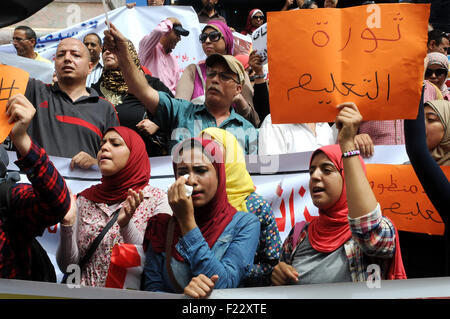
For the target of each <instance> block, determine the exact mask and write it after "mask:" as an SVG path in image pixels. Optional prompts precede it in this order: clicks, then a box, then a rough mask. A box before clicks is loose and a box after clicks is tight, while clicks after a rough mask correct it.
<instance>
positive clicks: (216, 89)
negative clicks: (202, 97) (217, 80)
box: [208, 85, 222, 93]
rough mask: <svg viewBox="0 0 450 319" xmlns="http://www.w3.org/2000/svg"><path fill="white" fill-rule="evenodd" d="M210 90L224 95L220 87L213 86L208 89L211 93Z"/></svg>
mask: <svg viewBox="0 0 450 319" xmlns="http://www.w3.org/2000/svg"><path fill="white" fill-rule="evenodd" d="M210 90H215V91H217V92H219V93H222V91H221V90H220V88H219V87H218V86H215V85H211V86H210V87H208V91H210Z"/></svg>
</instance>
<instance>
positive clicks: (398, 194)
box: [366, 164, 450, 235]
mask: <svg viewBox="0 0 450 319" xmlns="http://www.w3.org/2000/svg"><path fill="white" fill-rule="evenodd" d="M366 167H367V178H368V180H369V183H370V185H371V186H372V190H373V192H374V194H375V196H376V198H377V200H378V202H379V203H380V206H381V210H382V213H383V215H385V216H387V217H388V218H390V219H391V220H392V221H393V223H394V224H395V226H396V227H397V229H398V230H404V231H409V232H416V233H426V234H430V235H442V234H444V230H445V225H444V223H443V221H442V218H441V216H440V215H439V213H438V212H437V211H436V209H435V208H434V206H433V204H432V203H431V202H430V200H429V199H428V197H427V194H426V193H425V191H424V190H423V188H422V185H421V184H420V181H419V179H418V178H417V176H416V173H415V172H414V169H413V167H412V166H411V165H386V164H368V165H366ZM441 168H442V170H443V172H444V173H445V175H446V176H447V177H450V166H442V167H441Z"/></svg>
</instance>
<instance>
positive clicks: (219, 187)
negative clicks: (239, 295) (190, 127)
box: [143, 138, 260, 297]
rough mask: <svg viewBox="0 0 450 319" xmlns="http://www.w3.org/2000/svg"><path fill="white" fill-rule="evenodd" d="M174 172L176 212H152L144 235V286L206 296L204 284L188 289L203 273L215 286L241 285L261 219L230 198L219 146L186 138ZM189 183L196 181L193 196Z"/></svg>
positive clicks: (171, 200)
mask: <svg viewBox="0 0 450 319" xmlns="http://www.w3.org/2000/svg"><path fill="white" fill-rule="evenodd" d="M174 172H175V178H176V182H175V183H174V184H173V185H172V186H171V187H170V188H169V191H168V198H169V204H170V206H171V208H172V211H173V217H172V216H170V215H167V214H159V215H156V216H154V217H152V218H151V219H150V222H149V226H148V228H147V231H146V234H145V241H144V250H145V251H146V261H145V267H144V278H143V284H144V289H145V290H148V291H165V292H179V293H182V292H185V293H186V294H188V295H189V296H192V297H204V296H205V294H203V293H205V291H204V290H203V289H201V291H199V293H198V294H197V292H193V291H190V292H188V291H186V288H187V287H188V286H189V287H188V289H189V288H190V287H191V286H190V285H189V283H190V282H191V280H193V278H194V280H197V278H198V277H200V278H203V279H204V280H206V282H209V283H210V284H211V285H212V286H214V285H215V287H216V288H236V287H238V286H239V284H240V282H241V280H242V279H243V278H244V277H245V275H246V273H247V271H248V270H249V269H250V267H251V266H252V264H253V257H254V254H255V252H256V248H257V246H258V241H259V229H260V223H259V219H258V218H257V217H256V216H255V215H253V214H249V213H247V212H241V211H236V209H235V208H234V207H233V206H232V205H231V204H230V203H229V202H228V198H227V193H226V178H225V176H226V175H225V164H224V158H223V153H222V151H221V149H220V147H219V145H218V144H217V143H216V142H214V141H211V140H208V139H202V138H194V139H188V140H185V141H183V142H181V143H180V144H179V146H178V147H177V149H176V151H175V155H174ZM186 178H187V179H186ZM185 185H190V186H192V188H193V189H192V194H191V195H189V194H187V193H186V190H185ZM166 243H168V244H166ZM164 253H165V254H164ZM167 257H169V259H167ZM168 265H170V267H168ZM206 284H207V283H206ZM208 292H209V291H208Z"/></svg>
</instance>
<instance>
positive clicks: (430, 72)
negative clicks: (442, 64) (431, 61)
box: [425, 68, 448, 78]
mask: <svg viewBox="0 0 450 319" xmlns="http://www.w3.org/2000/svg"><path fill="white" fill-rule="evenodd" d="M447 73H448V70H447V69H444V68H441V69H434V70H433V69H427V70H426V71H425V77H427V78H429V77H431V76H432V75H433V74H435V75H436V77H440V76H444V75H447Z"/></svg>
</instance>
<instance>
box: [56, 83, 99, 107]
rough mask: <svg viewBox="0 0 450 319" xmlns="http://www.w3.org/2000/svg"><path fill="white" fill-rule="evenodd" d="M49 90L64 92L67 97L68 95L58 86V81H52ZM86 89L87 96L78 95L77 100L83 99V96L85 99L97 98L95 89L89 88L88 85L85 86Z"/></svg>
mask: <svg viewBox="0 0 450 319" xmlns="http://www.w3.org/2000/svg"><path fill="white" fill-rule="evenodd" d="M51 90H52V92H54V93H57V92H61V93H62V94H65V95H66V96H67V97H69V95H68V94H67V93H66V92H65V91H63V90H62V89H61V87H60V86H59V84H58V82H56V83H53V85H52V86H51ZM86 91H87V92H88V93H89V96H83V97H80V98H79V99H78V100H80V99H84V98H86V99H90V98H97V99H98V98H99V95H98V93H97V91H96V90H94V89H92V88H89V87H86ZM78 100H77V101H78ZM74 102H75V101H74Z"/></svg>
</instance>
